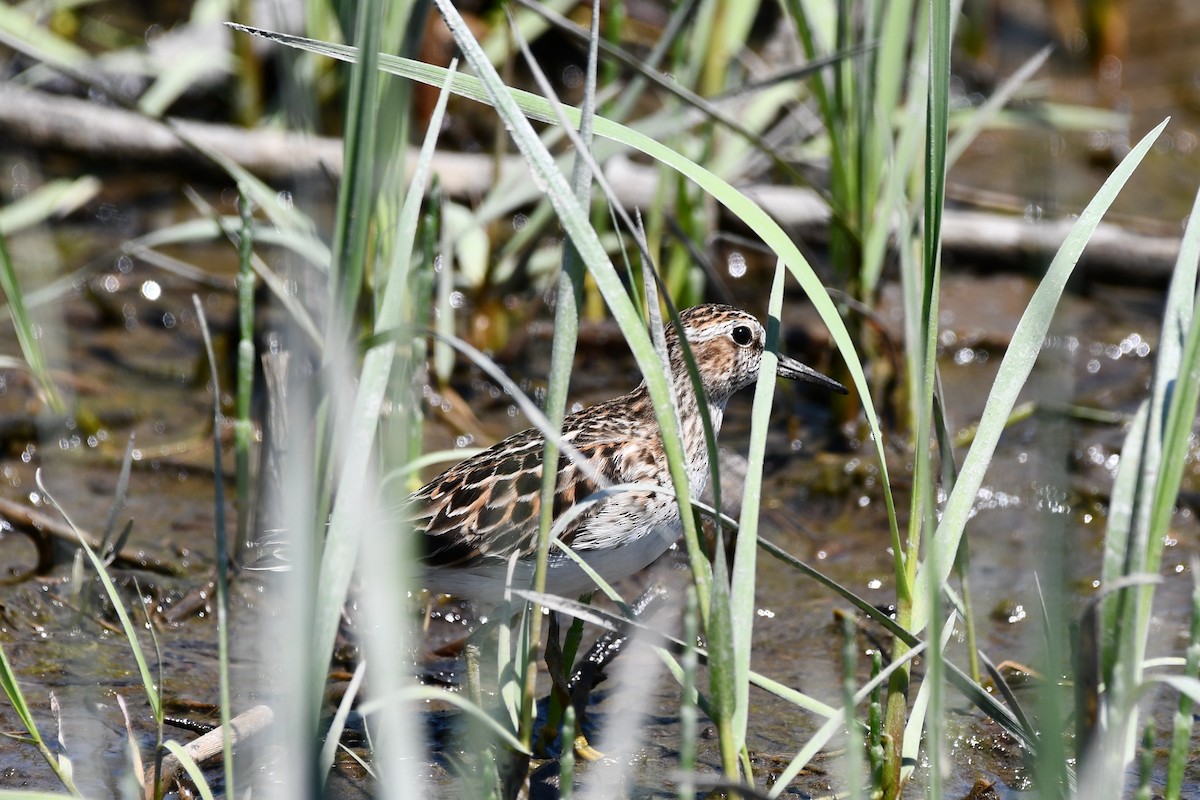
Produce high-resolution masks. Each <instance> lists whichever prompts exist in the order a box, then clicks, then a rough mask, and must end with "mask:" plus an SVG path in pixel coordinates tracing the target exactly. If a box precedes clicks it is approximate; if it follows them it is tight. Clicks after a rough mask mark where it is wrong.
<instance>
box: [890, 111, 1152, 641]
mask: <svg viewBox="0 0 1200 800" xmlns="http://www.w3.org/2000/svg"><path fill="white" fill-rule="evenodd" d="M1166 124H1167V121H1166V120H1164V121H1163V122H1162V123H1161V124H1159V125H1158V126H1157V127H1156V128H1154V130H1152V131H1150V132H1149V133H1147V134H1146V135H1145V136H1144V137H1143V138H1142V140H1141V141H1140V142H1138V144H1137V145H1136V146H1135V147H1134V148H1133V149H1132V150H1131V151H1130V153H1129V155H1128V156H1126V157H1125V159H1124V160H1122V162H1121V163H1120V165H1118V166H1117V168H1116V169H1115V170H1114V171H1113V174H1112V175H1111V176H1109V178H1108V180H1106V181H1105V182H1104V185H1103V186H1102V187H1101V188H1100V191H1099V192H1097V193H1096V196H1095V197H1093V198H1092V200H1091V202H1089V203H1088V205H1087V207H1086V208H1085V209H1084V210H1083V213H1082V214H1080V216H1079V219H1078V220H1077V221H1076V223H1075V225H1074V226H1072V228H1071V232H1070V233H1069V234H1068V235H1067V238H1066V240H1065V241H1064V242H1063V244H1062V246H1061V247H1060V248H1059V250H1058V253H1057V255H1055V257H1054V260H1053V261H1052V262H1051V264H1050V267H1049V269H1048V270H1047V274H1046V277H1045V278H1044V279H1043V280H1042V282H1041V284H1040V285H1039V286H1038V289H1037V291H1036V292H1035V293H1034V296H1033V298H1032V299H1031V300H1030V302H1029V306H1028V307H1027V308H1026V310H1025V313H1024V314H1023V315H1022V316H1021V321H1020V322H1019V323H1018V324H1017V329H1016V331H1015V332H1014V334H1013V338H1012V342H1011V344H1010V345H1009V348H1008V351H1007V352H1006V353H1005V355H1004V359H1003V361H1002V362H1001V364H1000V370H999V372H998V374H997V376H996V380H995V384H994V385H993V388H992V391H991V393H990V395H989V397H988V402H987V406H986V407H985V409H984V412H983V417H982V418H981V420H980V424H979V428H978V430H977V432H976V436H975V441H974V443H973V444H972V445H971V449H970V450H969V451H968V452H967V456H966V458H965V459H964V460H963V464H962V468H961V470H960V472H959V477H958V482H957V483H956V484H955V486H954V490H953V491H952V492H951V494H950V497H949V499H948V500H947V501H946V506H945V509H944V511H943V514H942V519H941V522H939V524H938V527H937V530H936V531H935V533H934V535H933V537H932V538H931V539H930V540H929V546H928V548H927V550H926V552H928V553H929V556H928V558H927V559H926V561H925V563H924V564H922V566H921V570H926V569H932V570H934V572H935V574H936V576H937V578H938V582H939V583H941V582H943V581H945V579H946V577H947V576H948V575H949V574H950V570H951V569H952V568H953V565H954V557H955V554H956V553H957V552H958V542H959V539H960V538H961V537H962V535H963V531H964V530H965V528H966V523H967V516H968V515H969V513H970V511H971V507H972V505H973V504H974V502H975V495H976V493H977V492H978V491H979V487H980V486H981V485H982V484H983V477H984V474H985V472H986V471H987V467H988V465H989V463H990V462H991V458H992V454H993V453H994V452H995V449H996V444H997V443H998V442H999V440H1000V434H1001V433H1002V432H1003V430H1004V427H1005V421H1006V419H1007V418H1008V414H1009V412H1011V411H1012V408H1013V406H1014V405H1015V404H1016V399H1017V395H1018V393H1019V392H1020V391H1021V387H1023V386H1024V385H1025V380H1026V378H1027V377H1028V376H1029V373H1030V372H1031V371H1032V369H1033V364H1034V362H1035V361H1036V359H1037V355H1038V353H1039V352H1040V350H1041V344H1042V340H1043V339H1044V338H1045V336H1046V332H1047V331H1048V330H1049V327H1050V320H1051V318H1052V316H1053V313H1054V309H1055V308H1056V307H1057V305H1058V300H1059V298H1060V297H1061V296H1062V292H1063V289H1064V288H1065V286H1066V282H1067V279H1068V278H1069V277H1070V275H1071V271H1072V270H1073V269H1074V267H1075V264H1076V263H1077V262H1078V261H1079V256H1080V255H1081V254H1082V253H1083V248H1084V247H1085V246H1086V244H1087V240H1088V239H1089V238H1090V237H1091V234H1092V231H1094V230H1095V229H1096V226H1097V225H1098V224H1099V223H1100V219H1101V217H1102V216H1103V215H1104V212H1105V211H1106V210H1107V209H1108V207H1109V206H1110V205H1111V204H1112V202H1113V200H1115V199H1116V196H1117V193H1118V192H1119V191H1120V190H1121V188H1122V187H1123V186H1124V185H1125V182H1126V181H1127V180H1128V179H1129V176H1130V175H1131V174H1132V173H1133V171H1134V169H1136V168H1137V166H1138V164H1140V163H1141V161H1142V158H1143V157H1144V156H1145V155H1146V153H1147V152H1148V151H1149V150H1150V147H1151V145H1153V144H1154V142H1155V140H1156V139H1157V138H1158V136H1159V134H1160V133H1162V130H1163V128H1164V127H1165V126H1166ZM917 585H921V579H920V577H918V580H917ZM929 612H930V598H927V597H924V595H917V597H916V598H915V602H914V604H913V622H912V628H911V629H912V630H913V631H914V632H917V631H920V630H922V629H923V628H924V626H925V625H926V624H928V622H929Z"/></svg>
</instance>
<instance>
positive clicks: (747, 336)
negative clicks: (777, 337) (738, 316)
mask: <svg viewBox="0 0 1200 800" xmlns="http://www.w3.org/2000/svg"><path fill="white" fill-rule="evenodd" d="M731 336H732V337H733V341H734V342H735V343H736V344H739V345H741V346H742V347H745V346H746V345H748V344H750V342H752V341H754V334H753V333H752V332H751V331H750V329H749V328H747V327H746V326H745V325H738V326H737V327H736V328H734V329H733V333H732V334H731Z"/></svg>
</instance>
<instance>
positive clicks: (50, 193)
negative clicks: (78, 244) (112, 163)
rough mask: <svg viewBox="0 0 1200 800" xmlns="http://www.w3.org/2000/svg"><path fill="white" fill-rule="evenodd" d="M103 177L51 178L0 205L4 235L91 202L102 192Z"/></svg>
mask: <svg viewBox="0 0 1200 800" xmlns="http://www.w3.org/2000/svg"><path fill="white" fill-rule="evenodd" d="M100 187H101V184H100V179H99V178H96V177H93V176H91V175H84V176H83V177H80V178H74V179H69V178H60V179H58V180H53V181H47V182H46V183H44V184H42V185H41V186H39V187H38V188H36V189H34V190H33V191H32V192H30V193H29V194H27V195H25V196H24V197H22V198H21V199H19V200H14V201H13V202H11V203H9V204H8V205H6V206H5V207H4V208H0V236H11V235H12V234H14V233H16V232H17V231H21V230H25V229H26V228H32V227H33V226H35V225H40V224H42V223H43V222H46V221H47V220H49V219H51V218H53V217H63V216H66V215H67V214H70V213H71V212H72V211H75V210H76V209H78V208H80V207H81V206H83V205H84V204H86V203H88V202H90V201H91V200H92V198H94V197H95V196H96V195H97V194H99V192H100Z"/></svg>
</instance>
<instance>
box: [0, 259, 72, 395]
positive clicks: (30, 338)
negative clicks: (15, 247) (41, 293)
mask: <svg viewBox="0 0 1200 800" xmlns="http://www.w3.org/2000/svg"><path fill="white" fill-rule="evenodd" d="M0 289H3V290H4V296H5V297H6V298H7V299H8V311H9V314H10V315H11V316H12V321H13V327H14V328H16V332H17V343H18V344H19V345H20V346H21V354H22V355H23V356H24V357H25V361H26V363H28V364H29V368H30V370H32V372H33V375H34V377H35V378H36V379H37V382H38V385H39V386H40V387H41V389H42V394H43V395H45V399H46V402H47V404H48V405H49V406H50V409H51V410H52V411H53V412H54V413H55V414H63V413H65V411H66V404H65V403H63V399H62V395H61V394H60V393H59V391H58V386H57V385H56V384H55V383H54V379H53V378H52V377H51V376H50V367H49V365H48V364H47V363H46V356H45V353H43V352H42V345H41V342H40V341H39V338H38V336H37V334H36V332H35V330H34V326H33V320H32V319H31V318H30V316H29V311H28V310H27V309H26V308H25V296H24V294H23V293H22V291H21V284H20V281H19V280H18V279H17V270H16V266H15V265H14V264H13V262H12V259H11V258H10V257H9V255H8V245H7V244H5V241H4V237H3V236H0Z"/></svg>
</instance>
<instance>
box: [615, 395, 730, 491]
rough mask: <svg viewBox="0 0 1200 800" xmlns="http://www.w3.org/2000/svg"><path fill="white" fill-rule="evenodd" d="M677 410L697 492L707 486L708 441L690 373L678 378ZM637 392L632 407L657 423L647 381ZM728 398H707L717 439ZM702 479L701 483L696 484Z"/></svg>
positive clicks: (705, 403)
mask: <svg viewBox="0 0 1200 800" xmlns="http://www.w3.org/2000/svg"><path fill="white" fill-rule="evenodd" d="M673 388H674V395H675V409H676V411H677V412H678V414H679V416H678V419H679V425H680V428H679V434H680V438H681V439H682V442H683V451H684V458H685V459H686V460H687V462H688V470H689V472H691V473H692V475H693V480H692V483H693V487H692V489H693V491H694V492H696V493H698V492H699V491H700V489H702V488H703V479H702V478H699V475H703V476H707V474H708V442H707V440H706V438H705V435H704V418H703V416H702V415H701V414H700V403H699V402H697V399H696V391H695V389H694V388H693V387H692V382H691V380H689V379H688V377H687V376H686V374H685V375H684V376H683V377H682V378H679V379H677V380H676V381H675V386H674V387H673ZM634 394H635V395H637V398H636V400H634V401H633V402H631V403H630V406H631V407H633V408H635V409H637V410H638V412H640V413H641V414H644V415H645V416H646V417H647V422H648V423H649V424H651V425H655V426H657V422H656V418H655V413H654V403H653V401H652V400H651V399H650V390H649V388H648V387H647V386H646V384H645V383H644V382H643V383H642V385H640V386H639V387H638V388H637V389H636V390H634ZM728 399H729V398H727V397H711V396H708V397H706V398H705V402H704V407H705V408H706V409H707V411H708V419H709V421H710V422H711V423H712V433H713V438H714V439H715V438H716V436H717V434H718V433H719V432H720V430H721V420H722V419H723V418H724V416H725V403H726V401H727V400H728ZM697 479H699V480H700V484H699V486H697V485H696V483H697Z"/></svg>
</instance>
